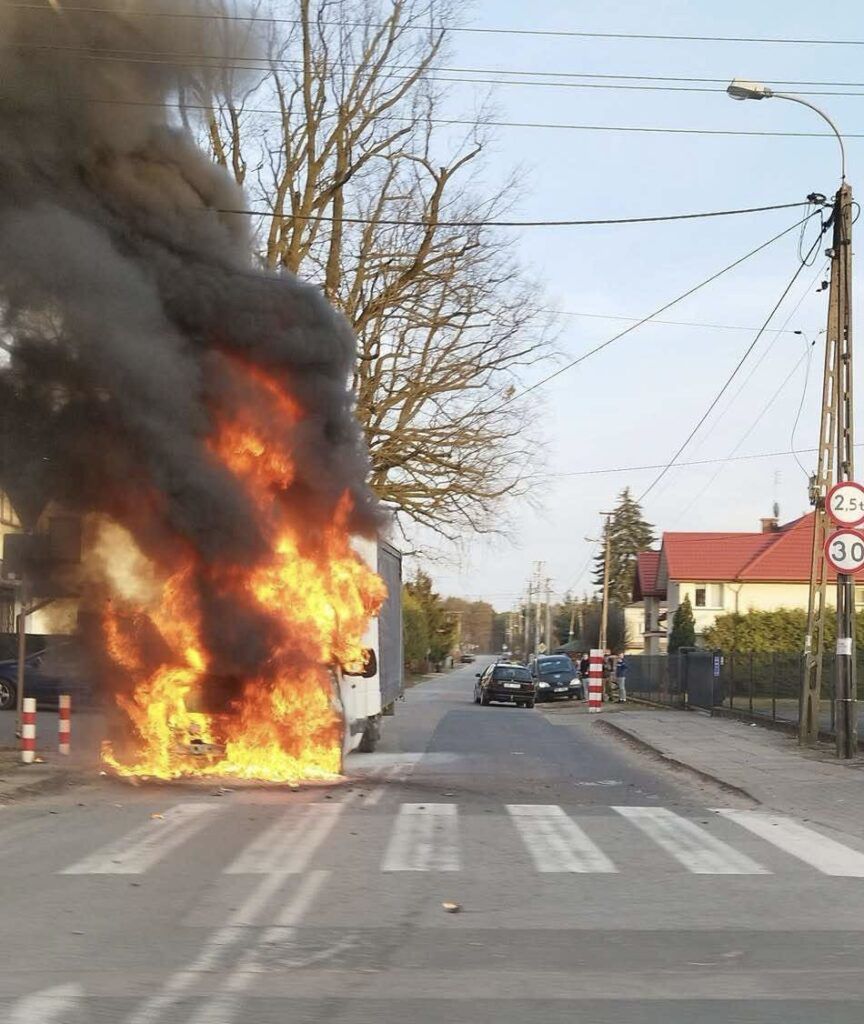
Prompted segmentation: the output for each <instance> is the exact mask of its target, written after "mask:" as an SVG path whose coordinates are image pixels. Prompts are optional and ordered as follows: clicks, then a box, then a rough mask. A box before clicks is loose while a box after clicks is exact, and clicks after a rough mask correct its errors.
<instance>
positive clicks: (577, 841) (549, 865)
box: [507, 804, 618, 874]
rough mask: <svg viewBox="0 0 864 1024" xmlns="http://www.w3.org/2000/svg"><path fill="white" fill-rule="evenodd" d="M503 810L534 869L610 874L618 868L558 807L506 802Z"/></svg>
mask: <svg viewBox="0 0 864 1024" xmlns="http://www.w3.org/2000/svg"><path fill="white" fill-rule="evenodd" d="M507 811H508V813H509V814H510V817H511V818H512V819H513V822H514V824H515V825H516V828H517V829H518V831H519V834H520V835H521V836H522V841H523V842H524V843H525V845H526V846H527V848H528V852H529V853H530V854H531V857H532V858H533V860H534V866H535V867H536V868H537V870H538V871H541V872H555V871H576V872H586V873H587V872H592V873H593V872H598V873H605V874H611V873H613V872H615V871H617V870H618V869H617V868H616V867H615V865H614V864H613V863H612V861H611V860H609V858H608V857H607V856H606V854H605V853H603V851H602V850H601V849H600V848H599V847H597V846H595V845H594V843H593V842H592V841H591V840H590V839H589V838H588V836H587V835H586V834H585V833H584V832H583V831H582V829H581V828H580V827H579V826H578V825H577V824H576V823H575V822H574V821H573V820H572V819H571V818H569V817H568V816H567V815H566V814H565V813H564V811H563V810H562V809H561V808H560V807H557V806H555V805H553V804H508V805H507Z"/></svg>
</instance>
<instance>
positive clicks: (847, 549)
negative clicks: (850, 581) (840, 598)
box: [825, 530, 864, 575]
mask: <svg viewBox="0 0 864 1024" xmlns="http://www.w3.org/2000/svg"><path fill="white" fill-rule="evenodd" d="M825 558H826V559H827V560H828V564H829V565H830V566H831V568H832V569H834V570H835V572H839V573H845V574H846V575H850V574H851V573H853V572H858V570H859V569H861V568H864V533H859V532H858V531H857V530H837V531H836V532H835V533H832V534H831V535H830V536H828V537H827V538H826V539H825Z"/></svg>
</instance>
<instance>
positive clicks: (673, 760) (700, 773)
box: [593, 719, 762, 806]
mask: <svg viewBox="0 0 864 1024" xmlns="http://www.w3.org/2000/svg"><path fill="white" fill-rule="evenodd" d="M593 725H594V727H595V728H600V729H601V730H603V731H604V732H608V733H611V734H612V735H614V736H615V737H616V738H617V739H621V740H623V741H624V742H625V743H627V744H629V745H630V746H632V747H634V748H635V749H636V750H638V751H639V752H640V753H642V754H648V755H649V756H650V757H654V758H659V759H660V760H661V761H663V763H664V764H666V765H668V766H669V767H670V768H677V769H678V770H679V771H685V772H690V773H691V774H692V775H695V776H696V777H697V778H698V779H701V780H702V781H703V782H709V783H711V784H712V785H714V786H719V787H720V788H721V789H723V790H726V791H727V792H728V793H734V794H735V796H739V797H743V798H744V799H745V800H750V801H752V802H753V803H754V804H758V805H759V806H761V805H762V801H761V800H760V799H759V798H758V797H755V796H753V794H752V793H750V792H748V791H747V790H746V789H744V788H743V787H742V786H736V785H735V784H734V783H733V782H727V781H726V780H725V779H721V778H720V776H719V775H713V774H712V773H711V772H706V771H705V770H704V769H702V768H696V767H695V765H692V764H688V763H687V762H686V761H680V760H679V759H678V758H677V757H672V755H671V754H667V753H666V751H665V750H662V749H661V748H660V747H656V746H654V744H653V743H650V742H649V741H648V740H643V739H642V737H641V736H637V735H636V734H635V733H632V732H630V730H629V729H628V728H627V727H626V726H623V725H618V724H617V723H615V722H610V721H609V720H608V719H602V720H601V721H599V722H594V723H593Z"/></svg>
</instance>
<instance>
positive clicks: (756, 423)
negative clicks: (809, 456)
mask: <svg viewBox="0 0 864 1024" xmlns="http://www.w3.org/2000/svg"><path fill="white" fill-rule="evenodd" d="M809 355H810V353H809V350H808V351H807V352H804V353H803V354H802V355H800V356H799V357H798V360H797V361H796V363H795V365H794V366H793V367H792V369H791V370H790V371H789V373H787V374H786V376H785V377H784V378H783V381H782V382H781V384H780V386H779V387H778V388H777V390H776V391H775V392H774V394H773V395H772V396H771V397H770V398H769V399H768V401H767V402H766V403H765V405H764V406H763V407H762V408H761V409H760V411H759V413H758V415H757V416H756V419H754V420H753V422H752V423H751V424H750V426H749V427H748V428H747V429H746V430H745V431H744V433H743V434H742V435H741V437H740V438H739V439H738V443H737V444H736V445H735V447H734V448H733V449H732V451H731V452H730V453H729V456H728V460H727V459H723V460H722V461H721V462H720V464H719V465H718V466H717V469H716V470H715V472H714V473H713V475H712V476H711V479H710V480H708V482H707V483H706V484H705V486H704V487H702V489H701V490H699V491H697V492H696V494H695V495H694V496H693V498H692V499H691V500H690V501H689V502H688V503H687V505H685V506H684V508H683V509H682V510H681V511H680V512H679V513H678V516H677V517H676V520H675V522H676V523H677V522H680V521H681V520H682V519H683V518H684V517H685V516H686V515H687V513H688V512H689V511H690V509H691V508H693V506H694V505H695V504H697V502H699V501H700V500H701V499H702V496H703V495H704V494H706V493H707V492H708V491H710V490H711V488H712V487H713V486H714V484H715V483H716V481H717V479H718V477H719V476H720V474H721V473H722V472H723V470H724V469H725V467H726V465H727V462H728V461H731V460H732V459H733V458H734V456H735V453H736V452H737V451H739V450H740V448H741V446H742V445H743V444H744V442H745V441H746V440H747V438H748V437H749V436H750V435H751V434H752V433H753V431H754V430H755V429H756V428H757V427H758V426H759V424H760V423H761V422H762V420H763V418H764V417H765V415H766V414H767V412H768V410H769V409H770V408H771V406H772V405H773V404H774V403H775V402H776V401H777V399H778V398H779V397H780V395H781V394H782V393H783V390H784V388H785V387H786V385H787V384H788V383H789V381H790V380H792V377H793V376H794V375H795V373H796V371H797V370H798V367H799V366H800V365H801V364H802V363H803V362H804V360H805V359H807V358H808V356H809ZM795 458H796V459H797V458H798V456H797V455H796V456H795ZM673 525H674V524H673Z"/></svg>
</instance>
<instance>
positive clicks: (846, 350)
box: [726, 78, 858, 757]
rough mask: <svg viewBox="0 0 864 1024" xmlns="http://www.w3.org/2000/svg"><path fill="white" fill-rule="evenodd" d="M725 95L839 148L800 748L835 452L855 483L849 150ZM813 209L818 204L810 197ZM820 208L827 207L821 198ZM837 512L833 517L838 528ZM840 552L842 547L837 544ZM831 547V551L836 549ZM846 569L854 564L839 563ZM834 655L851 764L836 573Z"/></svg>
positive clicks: (850, 706)
mask: <svg viewBox="0 0 864 1024" xmlns="http://www.w3.org/2000/svg"><path fill="white" fill-rule="evenodd" d="M726 92H727V93H728V94H729V95H730V96H731V97H732V98H733V99H736V100H765V99H771V98H774V99H780V100H788V101H789V102H791V103H798V104H800V105H801V106H802V107H807V108H809V109H810V110H812V111H813V112H814V113H816V114H818V115H819V117H821V118H822V120H823V121H824V122H825V123H826V124H827V125H828V127H829V128H830V129H831V131H832V132H833V133H834V135H835V136H836V138H837V144H838V146H839V147H840V188H839V189H838V190H837V193H836V195H835V196H834V207H833V211H832V214H831V219H830V220H829V224H830V225H832V226H833V229H834V230H833V239H832V244H831V248H830V249H829V250H828V255H829V256H830V258H831V285H830V291H829V293H828V329H827V331H826V334H825V369H824V375H823V378H822V411H821V413H820V422H819V453H818V457H817V469H816V474H815V475H814V476H813V478H812V479H811V482H810V501H811V503H812V504H813V505H814V507H815V511H814V515H813V548H812V552H811V561H810V597H809V601H808V610H807V636H806V637H805V640H804V678H803V680H802V685H801V700H800V704H799V715H798V737H799V740H800V742H801V743H814V742H815V741H816V739H817V737H818V735H819V700H820V697H821V694H822V655H823V653H824V649H825V584H826V572H827V570H826V566H825V562H826V560H827V553H826V552H825V546H824V545H825V539H826V535H827V518H828V510H827V509H826V499H827V497H828V491H829V488H830V486H831V480H832V473H833V466H832V462H833V460H834V456H835V446H836V461H837V465H836V482H837V484H842V483H846V482H850V481H852V480H853V475H854V473H853V469H854V467H853V460H852V453H853V450H854V449H853V441H852V423H853V419H852V224H853V217H852V189H851V187H850V186H849V185H848V184H847V182H846V146H845V145H844V143H843V136H842V135H841V134H840V129H839V128H838V127H837V125H836V124H835V123H834V122H833V121H832V119H831V118H830V117H829V115H828V114H827V113H826V112H825V111H824V110H822V108H821V107H817V106H816V104H815V103H811V102H810V100H807V99H804V98H803V97H801V96H795V95H793V94H791V93H785V92H775V91H774V90H773V89H772V88H770V87H769V86H767V85H765V84H764V83H763V82H751V81H746V80H744V79H738V78H736V79H735V80H734V81H732V82H730V84H729V87H728V88H727V90H726ZM808 199H811V201H817V197H816V196H815V195H814V196H812V197H811V196H808ZM819 200H821V201H824V199H822V197H819ZM838 510H839V506H837V507H835V508H834V509H832V510H830V514H831V517H832V518H833V519H834V520H835V521H837V522H839V521H840V520H838V518H837V515H836V513H837V511H838ZM839 546H840V549H841V550H842V549H843V547H844V545H843V544H842V542H840V545H839ZM832 547H833V544H832ZM841 561H844V562H845V567H851V565H853V564H855V562H856V559H855V558H853V559H852V560H851V562H849V561H848V560H846V559H845V558H841ZM837 569H838V571H837V649H836V656H835V673H836V675H835V685H834V704H833V712H834V715H833V717H834V728H835V734H836V737H837V756H838V757H852V756H853V755H854V753H855V750H856V748H857V745H858V732H857V721H856V719H857V705H856V700H855V687H856V681H855V584H854V577H853V576H852V575H850V574H848V573H844V572H842V571H840V569H841V567H840V566H838V567H837Z"/></svg>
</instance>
